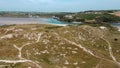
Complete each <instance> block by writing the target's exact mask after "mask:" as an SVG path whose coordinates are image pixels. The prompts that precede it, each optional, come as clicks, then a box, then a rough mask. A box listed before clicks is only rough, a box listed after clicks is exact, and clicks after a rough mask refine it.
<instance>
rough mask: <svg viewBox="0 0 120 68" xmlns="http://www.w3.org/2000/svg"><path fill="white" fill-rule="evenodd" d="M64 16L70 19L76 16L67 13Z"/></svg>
mask: <svg viewBox="0 0 120 68" xmlns="http://www.w3.org/2000/svg"><path fill="white" fill-rule="evenodd" d="M64 17H65V18H69V19H73V18H74V17H73V15H65V16H64Z"/></svg>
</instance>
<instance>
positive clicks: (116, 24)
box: [111, 23, 120, 26]
mask: <svg viewBox="0 0 120 68" xmlns="http://www.w3.org/2000/svg"><path fill="white" fill-rule="evenodd" d="M111 25H112V26H120V23H113V24H111Z"/></svg>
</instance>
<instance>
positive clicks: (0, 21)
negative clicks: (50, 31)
mask: <svg viewBox="0 0 120 68" xmlns="http://www.w3.org/2000/svg"><path fill="white" fill-rule="evenodd" d="M35 23H37V24H53V25H54V24H55V25H67V24H69V23H67V22H61V21H58V20H56V19H53V18H11V17H0V25H5V24H35Z"/></svg>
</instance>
